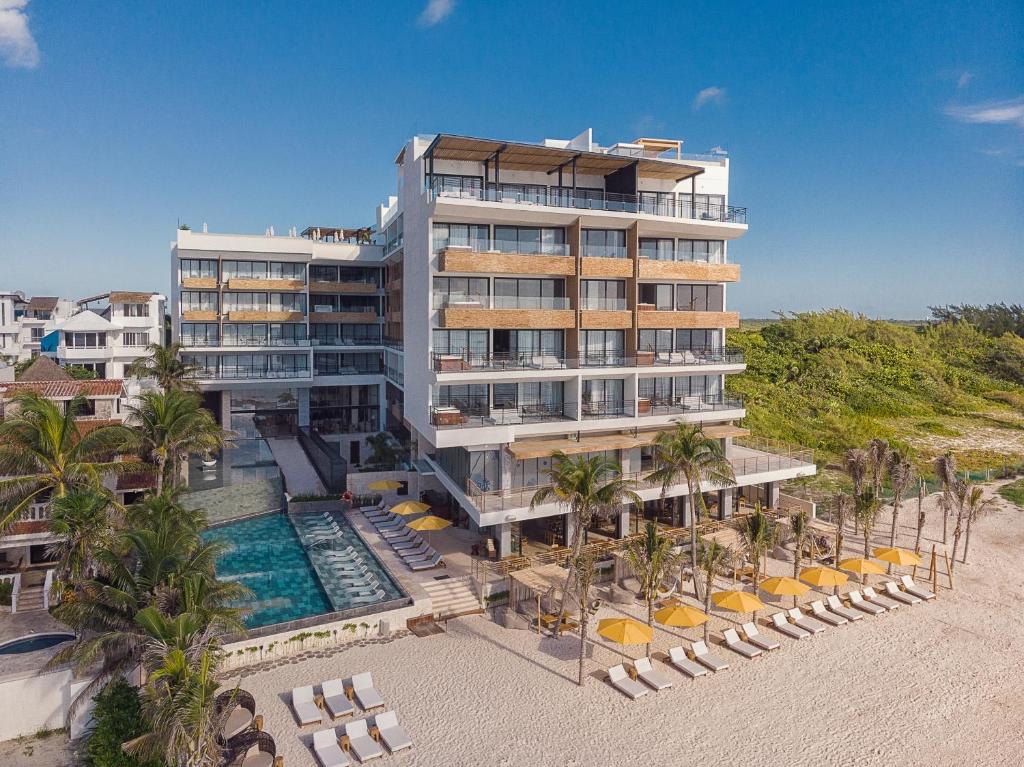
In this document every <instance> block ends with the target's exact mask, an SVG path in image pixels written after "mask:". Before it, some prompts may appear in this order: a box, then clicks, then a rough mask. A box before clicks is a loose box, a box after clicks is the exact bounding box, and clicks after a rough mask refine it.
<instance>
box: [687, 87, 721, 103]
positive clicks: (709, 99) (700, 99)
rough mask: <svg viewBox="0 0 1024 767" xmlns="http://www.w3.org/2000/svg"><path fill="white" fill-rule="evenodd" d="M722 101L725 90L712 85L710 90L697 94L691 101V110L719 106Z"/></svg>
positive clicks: (706, 89)
mask: <svg viewBox="0 0 1024 767" xmlns="http://www.w3.org/2000/svg"><path fill="white" fill-rule="evenodd" d="M724 101H725V88H719V87H718V86H717V85H712V86H711V87H710V88H705V89H704V90H702V91H701V92H700V93H698V94H697V97H696V98H695V99H694V100H693V108H694V109H700V108H701V107H702V106H704V105H705V104H721V103H722V102H724Z"/></svg>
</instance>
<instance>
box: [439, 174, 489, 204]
mask: <svg viewBox="0 0 1024 767" xmlns="http://www.w3.org/2000/svg"><path fill="white" fill-rule="evenodd" d="M431 183H432V189H433V190H434V193H435V194H437V195H442V196H448V197H476V198H480V197H482V196H483V188H484V179H483V176H456V175H454V174H442V173H435V174H434V175H433V176H432V177H431Z"/></svg>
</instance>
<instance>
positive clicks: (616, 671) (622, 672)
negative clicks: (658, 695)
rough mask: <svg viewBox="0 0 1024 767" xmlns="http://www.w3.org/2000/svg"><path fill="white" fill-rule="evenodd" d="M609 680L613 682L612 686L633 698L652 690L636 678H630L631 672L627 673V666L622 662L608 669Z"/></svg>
mask: <svg viewBox="0 0 1024 767" xmlns="http://www.w3.org/2000/svg"><path fill="white" fill-rule="evenodd" d="M608 681H609V682H611V683H612V687H614V688H615V689H616V690H618V691H619V692H621V693H622V694H623V695H626V696H628V697H630V698H632V699H633V700H636V699H637V698H640V697H643V696H644V695H646V694H647V693H648V692H650V691H649V690H648V689H647V688H646V687H644V686H643V685H642V684H640V683H639V682H638V681H636V680H635V679H630V678H629V674H628V673H626V667H625V666H623V665H622V664H621V663H620V664H619V665H618V666H612V667H611V668H610V669H608Z"/></svg>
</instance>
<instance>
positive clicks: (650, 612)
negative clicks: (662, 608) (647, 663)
mask: <svg viewBox="0 0 1024 767" xmlns="http://www.w3.org/2000/svg"><path fill="white" fill-rule="evenodd" d="M647 625H648V626H650V627H651V628H652V629H653V628H654V598H653V597H652V596H651V594H650V592H648V594H647ZM651 636H652V638H653V636H654V635H653V634H652V635H651ZM647 657H648V658H650V657H651V643H650V642H648V643H647Z"/></svg>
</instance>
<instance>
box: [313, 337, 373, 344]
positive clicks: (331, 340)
mask: <svg viewBox="0 0 1024 767" xmlns="http://www.w3.org/2000/svg"><path fill="white" fill-rule="evenodd" d="M312 345H313V346H380V345H381V340H380V336H373V337H370V336H365V337H351V336H330V337H328V338H314V339H312Z"/></svg>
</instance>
